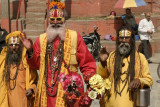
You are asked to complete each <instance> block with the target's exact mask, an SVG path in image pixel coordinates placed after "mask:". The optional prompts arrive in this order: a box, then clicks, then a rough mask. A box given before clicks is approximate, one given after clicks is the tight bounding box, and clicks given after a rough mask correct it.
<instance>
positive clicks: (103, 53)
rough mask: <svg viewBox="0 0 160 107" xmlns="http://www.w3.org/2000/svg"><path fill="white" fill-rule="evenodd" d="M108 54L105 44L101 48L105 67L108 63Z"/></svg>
mask: <svg viewBox="0 0 160 107" xmlns="http://www.w3.org/2000/svg"><path fill="white" fill-rule="evenodd" d="M108 56H109V53H108V52H107V47H106V46H103V47H102V48H101V50H100V62H101V64H102V66H103V67H105V66H106V64H107V61H106V60H107V58H108Z"/></svg>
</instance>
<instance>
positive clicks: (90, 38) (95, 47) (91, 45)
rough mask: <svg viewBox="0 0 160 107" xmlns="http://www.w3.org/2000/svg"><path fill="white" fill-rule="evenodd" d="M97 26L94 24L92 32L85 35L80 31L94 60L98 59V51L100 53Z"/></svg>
mask: <svg viewBox="0 0 160 107" xmlns="http://www.w3.org/2000/svg"><path fill="white" fill-rule="evenodd" d="M97 30H98V27H97V26H96V25H95V26H94V32H93V33H89V35H85V33H84V32H82V35H84V36H82V37H83V40H84V42H85V44H86V45H87V48H88V50H89V51H90V53H91V54H92V55H93V57H94V59H95V61H98V60H99V53H100V48H101V44H100V35H99V34H98V33H97Z"/></svg>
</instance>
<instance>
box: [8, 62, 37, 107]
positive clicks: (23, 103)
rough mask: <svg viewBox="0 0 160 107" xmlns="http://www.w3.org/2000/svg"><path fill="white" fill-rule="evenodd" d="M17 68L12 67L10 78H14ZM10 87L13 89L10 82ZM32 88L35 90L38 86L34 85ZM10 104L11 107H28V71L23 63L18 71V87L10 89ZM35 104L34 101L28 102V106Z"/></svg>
mask: <svg viewBox="0 0 160 107" xmlns="http://www.w3.org/2000/svg"><path fill="white" fill-rule="evenodd" d="M16 70H17V66H16V65H12V66H11V68H10V71H11V74H10V77H11V78H14V75H15V73H16ZM10 86H11V88H12V87H13V82H12V80H10ZM30 88H32V89H35V88H36V84H32V85H31V86H30ZM7 92H8V93H7V94H8V104H9V107H27V97H26V94H25V93H26V69H25V68H24V66H23V64H22V63H21V64H20V66H19V69H18V75H17V78H16V87H15V88H14V89H13V90H10V89H9V87H8V91H7ZM31 103H32V104H33V101H32V102H31V101H28V104H31Z"/></svg>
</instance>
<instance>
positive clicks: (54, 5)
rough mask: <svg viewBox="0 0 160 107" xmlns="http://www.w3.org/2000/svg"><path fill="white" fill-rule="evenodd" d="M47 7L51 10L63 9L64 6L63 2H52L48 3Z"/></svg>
mask: <svg viewBox="0 0 160 107" xmlns="http://www.w3.org/2000/svg"><path fill="white" fill-rule="evenodd" d="M49 7H50V9H52V8H54V9H64V8H65V4H64V3H63V2H55V1H52V2H50V5H49Z"/></svg>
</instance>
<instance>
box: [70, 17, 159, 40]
mask: <svg viewBox="0 0 160 107" xmlns="http://www.w3.org/2000/svg"><path fill="white" fill-rule="evenodd" d="M141 19H143V17H141V18H136V21H137V23H139V21H140V20H141ZM151 20H152V22H153V24H154V26H155V29H156V30H157V27H159V26H160V17H152V18H151ZM94 25H96V26H98V28H99V30H98V33H99V34H100V35H101V39H103V38H104V36H105V35H107V34H110V35H113V36H114V35H116V30H118V29H119V28H120V27H121V25H122V20H121V18H118V19H116V20H114V19H110V20H104V19H101V20H67V27H68V28H70V29H73V30H76V31H78V32H79V33H80V34H81V33H82V32H85V33H86V34H88V33H91V32H93V26H94Z"/></svg>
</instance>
